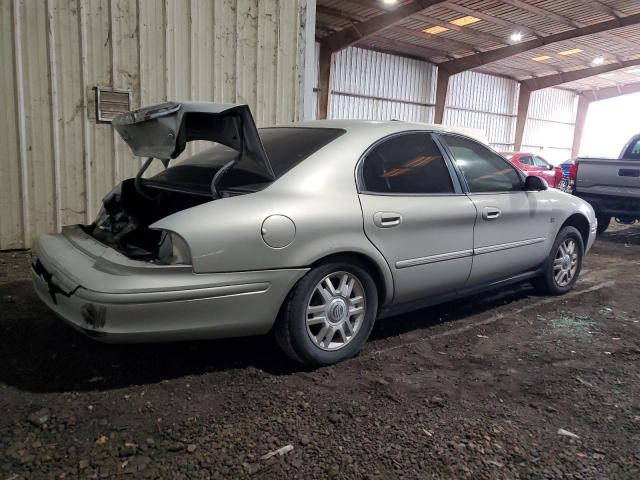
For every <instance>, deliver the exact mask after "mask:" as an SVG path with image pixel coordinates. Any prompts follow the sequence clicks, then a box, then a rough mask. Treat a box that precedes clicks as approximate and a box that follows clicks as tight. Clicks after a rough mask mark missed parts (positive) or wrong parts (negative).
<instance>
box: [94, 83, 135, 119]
mask: <svg viewBox="0 0 640 480" xmlns="http://www.w3.org/2000/svg"><path fill="white" fill-rule="evenodd" d="M130 110H131V90H121V89H117V88H110V87H100V86H97V87H96V119H97V120H98V122H104V123H111V120H113V119H114V118H115V117H117V116H118V115H122V114H123V113H127V112H128V111H130Z"/></svg>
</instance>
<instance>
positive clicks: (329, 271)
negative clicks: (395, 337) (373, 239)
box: [273, 262, 378, 366]
mask: <svg viewBox="0 0 640 480" xmlns="http://www.w3.org/2000/svg"><path fill="white" fill-rule="evenodd" d="M377 306H378V295H377V289H376V285H375V282H374V281H373V279H372V278H371V275H370V274H369V273H368V272H367V270H366V269H365V268H364V267H362V266H360V265H357V264H352V263H343V262H336V263H327V264H324V265H320V266H318V267H315V268H314V269H312V270H311V271H310V272H309V273H307V274H306V275H305V276H304V277H303V278H302V279H300V281H299V282H298V283H297V284H296V286H295V287H294V289H293V290H292V291H291V293H290V294H289V296H288V297H287V300H286V301H285V304H284V306H283V308H282V311H281V312H280V316H279V318H278V320H277V322H276V325H275V328H274V332H273V333H274V335H275V337H276V341H277V342H278V344H279V345H280V348H282V350H283V351H284V353H285V354H287V355H288V356H289V357H291V358H292V359H294V360H296V361H298V362H301V363H304V364H306V365H312V366H322V365H331V364H333V363H337V362H341V361H342V360H346V359H347V358H351V357H353V356H355V355H357V354H358V353H359V352H360V350H361V349H362V347H363V346H364V343H365V342H366V341H367V338H368V337H369V333H371V329H372V328H373V323H374V321H375V318H376V313H377Z"/></svg>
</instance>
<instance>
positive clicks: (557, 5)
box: [316, 0, 640, 154]
mask: <svg viewBox="0 0 640 480" xmlns="http://www.w3.org/2000/svg"><path fill="white" fill-rule="evenodd" d="M639 24H640V2H639V1H635V0H634V1H630V0H444V1H442V0H397V1H394V0H317V6H316V40H317V41H318V42H319V43H320V59H319V60H320V61H319V84H318V94H319V100H318V116H319V118H326V116H327V108H328V103H329V94H330V77H331V68H332V57H333V54H334V53H336V52H337V51H340V50H342V49H344V48H347V47H349V46H356V47H361V48H366V49H370V50H375V51H380V52H384V53H391V54H394V55H401V56H407V57H411V58H417V59H421V60H426V61H429V62H431V63H433V64H435V65H437V67H438V76H437V87H436V98H435V121H436V123H442V119H443V115H444V109H445V102H446V96H447V89H448V85H449V78H450V77H451V75H455V74H458V73H461V72H464V71H467V70H474V71H477V72H482V73H488V74H493V75H498V76H502V77H508V78H511V79H513V80H516V81H517V82H519V84H520V93H519V99H518V110H517V119H516V136H515V148H516V150H517V149H519V148H520V147H521V145H522V137H523V132H524V126H525V121H526V118H527V112H528V108H529V99H530V96H531V92H532V91H534V90H539V89H543V88H549V87H557V88H563V89H568V90H572V91H574V92H576V93H578V94H579V102H578V112H577V117H576V128H575V137H574V149H573V150H574V154H575V153H576V152H577V146H579V144H580V135H581V132H582V128H583V124H584V120H585V117H586V112H587V108H588V105H589V103H590V102H592V101H594V100H598V99H602V98H611V96H616V95H624V94H626V93H632V92H636V91H638V85H640V25H639Z"/></svg>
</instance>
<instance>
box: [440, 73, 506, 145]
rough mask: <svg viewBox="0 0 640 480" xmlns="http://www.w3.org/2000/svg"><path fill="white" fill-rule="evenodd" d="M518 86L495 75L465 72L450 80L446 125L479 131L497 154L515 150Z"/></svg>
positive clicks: (445, 114)
mask: <svg viewBox="0 0 640 480" xmlns="http://www.w3.org/2000/svg"><path fill="white" fill-rule="evenodd" d="M517 104H518V82H516V81H514V80H510V79H506V78H502V77H496V76H493V75H486V74H482V73H476V72H463V73H460V74H458V75H454V76H452V77H451V78H450V80H449V91H448V93H447V102H446V108H445V112H444V118H443V123H444V124H445V125H452V126H460V127H473V128H479V129H481V130H483V131H484V132H485V134H486V135H487V138H488V139H489V143H490V144H491V145H492V146H493V147H494V148H496V149H497V150H502V151H508V150H512V149H513V142H514V138H515V125H516V111H517Z"/></svg>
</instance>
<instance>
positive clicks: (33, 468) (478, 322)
mask: <svg viewBox="0 0 640 480" xmlns="http://www.w3.org/2000/svg"><path fill="white" fill-rule="evenodd" d="M639 270H640V227H630V228H620V227H614V228H613V231H611V232H608V233H606V234H604V235H603V236H601V237H599V239H598V240H597V242H596V245H595V247H594V249H593V250H592V251H591V253H590V254H589V255H588V257H587V259H586V262H585V265H584V269H583V273H582V276H581V278H580V280H579V282H578V284H577V286H576V288H575V290H574V292H572V293H570V294H568V295H566V296H564V297H554V298H545V297H539V296H536V294H535V293H534V291H533V290H532V288H531V287H529V286H528V284H523V285H518V286H516V287H513V288H509V289H505V290H501V291H499V292H495V293H493V294H489V295H482V296H478V297H473V298H470V299H467V300H464V301H460V302H455V303H449V304H445V305H442V306H438V307H434V308H429V309H425V310H421V311H419V312H415V313H412V314H408V315H403V316H399V317H395V318H391V319H387V320H383V321H381V322H378V324H377V325H376V327H375V329H374V332H373V334H372V338H371V339H370V341H369V342H368V344H367V346H366V347H365V350H364V352H363V353H362V354H361V355H360V356H359V357H358V358H355V359H353V360H350V361H347V362H345V363H342V364H340V365H336V366H333V367H328V368H321V369H318V370H304V369H301V368H299V367H296V366H295V365H293V364H292V363H291V362H290V361H288V360H287V359H286V358H284V357H283V355H282V354H281V353H279V351H278V350H277V349H276V347H275V346H274V344H273V342H272V341H271V340H270V339H269V338H268V337H265V338H246V339H237V340H224V341H208V342H197V343H182V344H173V345H145V346H136V345H129V346H109V345H102V344H99V343H95V342H94V341H92V340H90V339H87V338H84V337H83V336H81V335H80V334H78V333H76V332H75V331H73V330H72V329H70V328H68V327H67V326H65V325H64V324H63V323H62V322H60V321H59V320H57V319H56V318H55V317H54V316H53V315H52V314H51V313H49V312H48V311H47V309H46V308H45V307H44V306H43V305H41V304H40V302H39V301H38V299H37V298H36V296H35V294H34V293H33V291H32V289H31V285H30V281H29V271H28V253H26V252H19V253H15V252H14V253H3V254H0V299H1V302H2V303H0V479H11V480H17V479H23V478H76V477H79V478H109V477H113V476H120V475H128V476H129V478H176V479H178V478H185V479H186V478H247V477H253V478H273V479H276V478H277V479H282V478H328V477H337V478H381V479H382V478H384V479H387V478H492V479H493V478H510V479H513V478H576V479H578V478H580V479H583V478H599V479H601V478H629V479H637V478H640V365H639V363H638V362H639V360H640V323H639V319H640V316H639V313H640V301H639V300H638V296H639V295H640V293H639V292H640V290H639V288H638V287H640V273H639ZM560 429H563V430H560ZM565 431H566V432H565ZM567 432H568V433H567ZM562 433H564V434H562ZM288 445H291V446H292V447H293V449H292V450H290V451H288V452H287V453H284V454H283V455H275V456H273V457H271V458H269V459H261V457H262V456H263V455H265V454H267V453H268V452H271V451H274V450H277V449H279V448H281V447H285V446H288Z"/></svg>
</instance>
